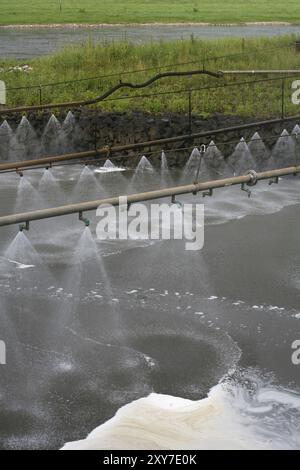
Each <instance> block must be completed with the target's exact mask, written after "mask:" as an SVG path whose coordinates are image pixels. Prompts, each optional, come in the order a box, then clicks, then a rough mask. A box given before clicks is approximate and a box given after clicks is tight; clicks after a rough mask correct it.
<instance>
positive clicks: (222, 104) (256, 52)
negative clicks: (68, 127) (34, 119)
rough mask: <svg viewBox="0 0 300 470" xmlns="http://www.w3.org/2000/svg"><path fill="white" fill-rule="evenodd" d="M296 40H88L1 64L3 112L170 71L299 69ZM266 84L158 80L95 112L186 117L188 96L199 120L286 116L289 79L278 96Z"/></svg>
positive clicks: (290, 110) (278, 87) (277, 88)
mask: <svg viewBox="0 0 300 470" xmlns="http://www.w3.org/2000/svg"><path fill="white" fill-rule="evenodd" d="M295 41H296V37H294V36H284V37H277V38H272V39H270V38H259V39H253V38H251V39H240V38H233V39H222V40H216V41H202V40H195V39H193V38H191V39H190V40H186V41H176V42H157V43H152V44H151V43H150V44H143V45H134V44H131V43H129V42H122V43H115V44H104V45H100V44H94V43H93V42H92V41H90V42H87V43H85V44H81V45H73V46H70V47H68V48H66V49H64V50H62V51H61V52H59V53H56V54H55V55H52V56H47V57H41V58H39V59H34V60H31V61H30V62H28V63H26V64H24V63H23V62H19V63H18V62H16V61H11V60H2V61H1V60H0V70H1V72H0V80H3V81H5V83H6V87H7V105H8V106H19V105H33V104H39V103H40V102H42V103H50V102H62V101H70V100H81V99H91V98H95V97H96V96H98V95H101V94H102V93H103V92H105V91H107V90H108V89H109V88H111V87H113V86H114V85H116V84H117V83H119V81H120V80H122V81H123V82H130V83H141V82H144V81H146V80H148V79H149V78H151V77H152V76H154V75H156V74H158V73H160V72H165V71H171V70H172V71H183V70H185V71H186V70H197V69H203V68H205V69H207V70H212V71H218V70H227V71H228V70H253V69H273V70H274V69H276V70H278V69H282V70H283V69H300V53H299V52H297V51H296V48H295ZM24 65H28V67H25V68H24ZM299 76H300V75H299ZM267 78H270V75H262V76H261V75H260V76H253V75H250V76H249V75H242V76H241V75H234V76H233V75H225V76H224V77H223V78H212V77H208V76H202V75H201V76H199V75H198V76H193V77H184V78H183V77H182V78H181V77H180V78H179V77H173V78H164V79H162V80H159V81H157V82H155V83H153V84H152V85H151V86H150V87H147V88H143V89H137V90H132V89H131V90H129V89H121V90H120V91H118V92H117V93H115V94H114V95H113V96H111V97H110V98H108V99H107V100H106V101H105V102H101V103H100V104H98V105H97V107H98V108H101V109H102V110H103V111H109V112H124V111H126V112H127V111H129V110H136V111H143V112H150V113H161V112H175V113H186V112H187V111H188V107H189V95H190V93H189V90H190V91H191V107H192V112H193V113H195V114H198V115H201V116H203V117H208V116H211V115H213V114H215V113H222V114H226V115H238V116H261V117H270V116H277V115H278V114H280V113H281V112H282V105H284V112H285V113H286V114H294V113H295V105H293V104H292V100H291V94H292V88H291V84H292V81H293V80H294V79H295V78H293V79H292V78H291V79H286V80H285V82H284V92H283V90H282V88H283V86H282V81H281V80H279V79H278V78H279V77H277V79H276V80H270V81H265V79H267ZM255 80H257V83H253V81H255ZM249 82H251V83H249ZM26 87H31V88H29V89H28V88H26ZM282 96H283V101H284V102H283V103H282Z"/></svg>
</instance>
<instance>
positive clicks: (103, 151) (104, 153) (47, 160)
mask: <svg viewBox="0 0 300 470" xmlns="http://www.w3.org/2000/svg"><path fill="white" fill-rule="evenodd" d="M296 119H300V114H297V115H295V116H289V117H285V118H276V119H269V120H266V121H257V122H252V123H248V124H240V125H238V126H232V127H223V128H220V129H214V130H210V131H204V132H196V133H193V134H185V135H179V136H178V135H177V136H175V137H168V138H166V139H157V140H150V141H146V142H138V143H135V144H125V145H116V146H114V147H109V146H106V147H102V148H99V149H94V150H87V151H85V152H74V153H68V154H63V155H56V156H51V157H42V158H38V159H34V160H25V161H18V162H13V163H1V164H0V172H1V171H7V170H21V169H22V168H27V167H34V166H37V165H45V166H47V165H51V164H52V163H57V162H64V161H69V160H80V159H82V160H85V159H87V158H90V157H99V159H101V158H103V157H108V158H111V157H112V156H113V154H114V153H122V152H125V151H128V150H140V149H143V148H147V147H155V146H162V147H163V145H165V144H171V143H175V142H180V141H182V140H183V141H185V140H194V139H198V138H202V137H203V138H204V137H210V136H213V135H218V134H224V133H227V132H232V131H241V130H246V129H253V128H256V127H260V126H267V125H272V124H280V123H283V122H288V121H294V120H296Z"/></svg>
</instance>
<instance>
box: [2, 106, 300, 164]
mask: <svg viewBox="0 0 300 470" xmlns="http://www.w3.org/2000/svg"><path fill="white" fill-rule="evenodd" d="M73 114H74V116H75V118H76V129H75V131H74V133H73V134H74V135H73V136H72V139H73V142H72V147H73V150H74V151H78V152H79V151H83V150H89V149H93V148H99V147H104V146H107V145H114V146H115V145H123V144H130V143H138V142H145V141H149V140H155V139H163V138H168V137H173V136H176V135H186V134H189V131H190V127H189V119H188V116H187V115H185V114H166V115H151V114H146V113H142V112H131V113H130V114H129V113H105V112H101V111H99V110H89V109H77V110H74V111H73ZM50 116H51V113H48V112H47V113H45V112H44V113H28V115H27V118H28V120H29V122H30V123H31V125H32V126H33V128H34V129H35V131H36V133H37V134H38V136H39V137H40V136H41V135H42V133H43V131H44V129H45V127H46V124H47V122H48V120H49V118H50ZM56 117H57V118H58V119H59V121H60V122H62V121H63V120H64V118H65V117H66V112H62V113H59V114H56ZM3 119H5V116H4V115H2V121H3ZM256 120H257V121H260V120H263V119H261V118H259V117H258V118H256V119H255V121H256ZM7 121H8V123H9V124H10V126H11V127H12V128H13V129H15V128H16V127H17V125H18V123H19V122H20V115H13V116H7ZM249 122H253V118H241V117H238V116H224V115H215V116H212V117H210V118H208V119H204V118H202V117H201V116H196V115H193V116H192V126H191V130H192V132H202V131H208V130H213V129H220V128H226V127H232V126H236V125H240V124H246V123H249ZM295 124H296V121H291V122H287V123H280V124H276V125H268V126H264V127H262V128H259V126H257V127H255V128H254V129H248V130H243V131H231V132H226V133H224V134H218V135H216V136H214V135H213V133H212V135H211V137H209V138H204V139H195V140H194V141H193V140H191V139H185V140H182V141H181V142H175V143H173V144H168V145H166V146H165V148H164V150H165V151H166V152H167V155H168V162H169V165H171V166H181V165H182V164H183V162H184V161H186V157H187V156H188V155H189V153H190V150H189V149H187V150H185V151H183V150H180V149H185V148H190V147H193V146H194V145H197V146H199V145H201V144H203V143H204V144H208V143H209V142H210V140H211V139H213V140H214V142H215V144H216V145H217V146H218V147H219V149H220V150H221V151H222V153H223V154H224V156H225V157H227V156H229V155H230V154H231V153H232V151H233V149H234V147H235V146H236V144H237V143H238V141H239V139H240V138H241V137H244V138H245V140H246V141H247V140H249V139H250V138H251V136H252V135H253V134H254V132H255V131H258V132H259V133H260V135H261V137H262V138H263V140H264V142H265V144H266V145H268V146H269V147H272V146H273V145H274V143H275V139H274V137H276V136H277V137H279V135H280V134H281V132H282V130H283V129H284V128H286V129H287V130H288V131H291V130H292V129H293V127H294V125H295ZM0 125H1V121H0ZM178 149H179V150H178ZM161 150H162V148H161V147H155V146H154V147H153V148H146V149H144V150H143V149H142V150H140V151H127V152H124V153H122V154H120V156H117V155H116V158H115V160H116V162H117V163H124V157H130V159H129V162H131V161H132V163H133V164H134V162H135V161H136V160H137V159H138V158H139V157H140V156H141V155H146V156H148V157H149V158H150V159H151V160H152V162H153V163H154V165H155V161H156V160H157V159H156V158H155V156H156V155H159V154H160V152H161ZM62 153H63V152H62Z"/></svg>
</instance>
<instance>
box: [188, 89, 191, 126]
mask: <svg viewBox="0 0 300 470" xmlns="http://www.w3.org/2000/svg"><path fill="white" fill-rule="evenodd" d="M188 97H189V134H191V133H192V92H191V90H189V95H188Z"/></svg>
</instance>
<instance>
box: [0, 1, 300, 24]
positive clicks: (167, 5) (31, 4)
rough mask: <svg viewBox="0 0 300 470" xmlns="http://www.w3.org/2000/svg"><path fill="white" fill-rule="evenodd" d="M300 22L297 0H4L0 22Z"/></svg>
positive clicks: (299, 9)
mask: <svg viewBox="0 0 300 470" xmlns="http://www.w3.org/2000/svg"><path fill="white" fill-rule="evenodd" d="M250 21H251V22H252V21H290V22H300V8H299V1H298V0H285V1H284V2H283V1H282V0H264V1H262V0H250V1H245V0H225V1H224V0H171V1H166V0H151V1H150V0H147V1H143V2H140V1H137V0H114V1H112V0H101V1H99V0H85V1H82V0H50V1H47V2H45V0H10V1H8V0H2V1H1V16H0V24H2V25H7V24H50V23H113V24H115V23H148V22H162V23H168V22H209V23H243V22H250Z"/></svg>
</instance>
